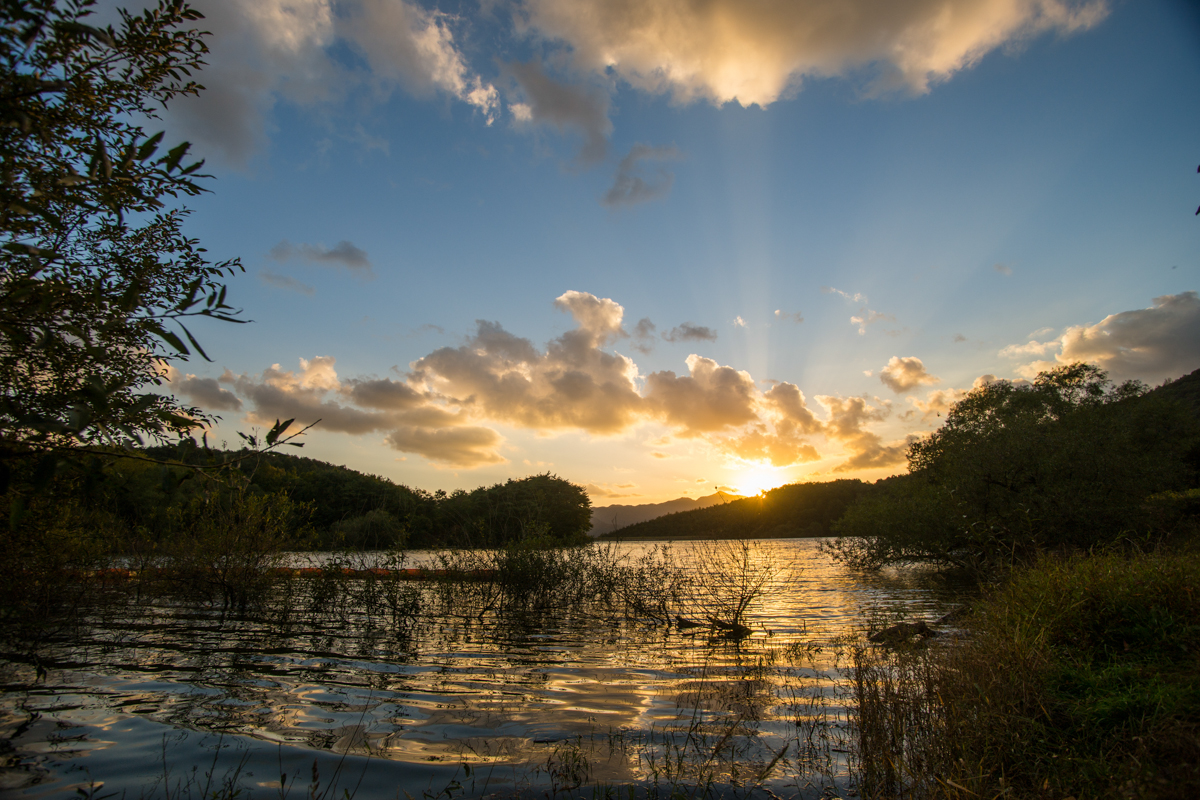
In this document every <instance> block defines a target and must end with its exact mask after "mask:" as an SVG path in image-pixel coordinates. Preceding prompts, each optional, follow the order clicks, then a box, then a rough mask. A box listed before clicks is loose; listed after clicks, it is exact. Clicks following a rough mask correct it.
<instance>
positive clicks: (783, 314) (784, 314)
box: [775, 308, 804, 325]
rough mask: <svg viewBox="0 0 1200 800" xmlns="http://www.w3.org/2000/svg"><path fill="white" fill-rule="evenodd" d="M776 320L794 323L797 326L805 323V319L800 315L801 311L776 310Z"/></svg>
mask: <svg viewBox="0 0 1200 800" xmlns="http://www.w3.org/2000/svg"><path fill="white" fill-rule="evenodd" d="M775 319H778V320H785V321H787V322H794V323H796V324H797V325H799V324H800V323H801V322H804V317H803V316H801V315H800V312H799V311H784V310H782V309H779V308H777V309H775Z"/></svg>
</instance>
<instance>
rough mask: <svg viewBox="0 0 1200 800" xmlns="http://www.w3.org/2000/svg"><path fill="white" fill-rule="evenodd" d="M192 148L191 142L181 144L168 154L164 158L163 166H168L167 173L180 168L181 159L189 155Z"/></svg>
mask: <svg viewBox="0 0 1200 800" xmlns="http://www.w3.org/2000/svg"><path fill="white" fill-rule="evenodd" d="M191 146H192V145H191V142H181V143H180V144H178V145H176V146H175V147H172V148H171V149H170V150H169V151H168V152H167V155H166V157H165V158H163V164H165V165H166V167H167V172H170V171H171V170H173V169H175V168H176V167H178V166H179V161H180V159H182V158H183V157H184V155H186V154H187V151H188V148H189V147H191Z"/></svg>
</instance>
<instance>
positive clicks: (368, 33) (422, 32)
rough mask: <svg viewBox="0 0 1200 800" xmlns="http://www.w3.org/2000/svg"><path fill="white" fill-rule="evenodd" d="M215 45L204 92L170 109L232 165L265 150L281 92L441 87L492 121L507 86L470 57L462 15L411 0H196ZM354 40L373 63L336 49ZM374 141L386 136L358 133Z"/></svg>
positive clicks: (296, 98)
mask: <svg viewBox="0 0 1200 800" xmlns="http://www.w3.org/2000/svg"><path fill="white" fill-rule="evenodd" d="M195 6H196V7H197V8H198V9H199V10H200V11H201V12H203V14H204V15H205V19H204V21H203V23H202V24H203V27H204V29H205V30H208V31H211V33H212V36H210V37H208V39H207V40H206V41H207V44H208V46H209V48H210V49H211V53H210V55H209V56H208V57H206V58H205V60H206V61H207V62H208V64H207V66H205V67H204V70H203V73H202V75H201V82H202V83H203V84H204V86H205V87H206V89H205V91H203V92H201V93H200V95H199V96H198V97H187V98H178V99H176V100H175V101H174V102H173V103H172V104H171V107H170V110H169V111H168V112H167V113H166V114H165V115H164V116H165V117H166V118H168V120H169V121H170V122H171V123H172V125H173V126H174V127H177V128H179V129H180V132H181V133H182V134H183V135H184V136H185V137H186V138H188V139H190V140H192V141H195V142H197V143H198V144H199V145H200V148H201V149H202V150H204V151H207V153H209V154H215V155H217V156H219V158H220V159H221V160H222V161H223V162H225V163H227V164H229V165H231V166H234V167H243V168H244V167H245V166H246V165H247V164H248V162H249V160H250V158H251V157H252V156H253V155H254V153H255V152H257V151H258V150H260V149H262V147H263V145H264V144H265V142H266V139H267V131H268V129H269V127H270V123H269V118H270V115H271V111H272V109H273V108H274V106H275V104H276V103H277V102H278V101H279V100H284V101H287V102H291V103H296V104H301V105H313V104H318V103H326V104H333V103H336V102H338V101H340V100H342V99H343V98H345V97H346V96H347V95H349V94H350V93H351V92H354V91H357V90H361V89H362V88H373V89H374V91H375V94H376V95H377V96H378V97H382V96H385V95H386V94H387V92H389V91H390V90H391V89H392V88H393V87H396V86H403V87H404V88H406V89H407V90H408V91H410V92H413V93H415V94H418V95H428V94H432V93H437V92H441V93H444V94H446V95H448V96H450V97H454V98H456V99H458V100H460V101H462V102H464V103H467V104H468V105H470V106H472V107H474V108H476V109H477V110H478V111H479V112H480V113H481V114H482V116H483V118H484V120H485V122H487V123H488V124H490V123H491V121H492V120H493V119H495V118H496V115H497V114H498V112H499V110H500V96H499V92H498V91H497V90H496V88H495V87H494V86H492V85H491V84H490V83H488V82H486V81H484V80H483V79H482V78H481V77H480V76H479V75H478V74H476V73H474V72H473V71H472V70H471V69H470V68H469V67H468V65H467V61H466V57H465V56H464V55H463V53H462V51H461V50H460V49H459V47H458V44H457V42H456V40H455V36H454V33H453V31H452V28H453V27H454V26H455V25H458V24H461V23H462V20H461V19H459V18H458V17H453V16H450V15H447V14H443V13H441V12H438V11H434V10H426V9H424V8H422V7H421V6H419V5H417V4H416V3H413V2H405V0H344V1H343V2H338V3H336V10H335V3H334V2H332V0H254V2H238V0H197V1H196V3H195ZM347 46H348V47H349V48H350V49H352V50H354V51H356V52H357V53H358V54H360V55H361V56H363V59H364V60H365V61H366V63H367V64H368V65H369V71H368V70H365V69H355V68H353V67H348V66H345V65H346V63H347V61H346V59H344V58H341V57H331V55H330V54H331V53H333V52H335V51H336V50H337V49H338V48H341V47H347ZM357 133H358V138H359V139H361V140H364V141H363V142H362V143H364V144H366V145H367V146H368V147H379V146H381V144H386V143H381V142H379V141H378V140H377V139H374V138H373V137H366V136H364V135H363V132H362V131H358V132H357Z"/></svg>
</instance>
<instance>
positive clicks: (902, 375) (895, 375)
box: [879, 356, 940, 394]
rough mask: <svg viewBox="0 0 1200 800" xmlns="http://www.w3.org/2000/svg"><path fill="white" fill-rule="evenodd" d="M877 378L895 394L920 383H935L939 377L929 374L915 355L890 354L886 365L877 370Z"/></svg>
mask: <svg viewBox="0 0 1200 800" xmlns="http://www.w3.org/2000/svg"><path fill="white" fill-rule="evenodd" d="M879 380H881V381H882V382H883V384H884V385H885V386H887V387H888V388H889V389H891V390H892V391H893V392H895V393H896V394H902V393H904V392H907V391H909V390H910V389H915V388H916V387H918V386H920V385H922V384H930V385H932V384H935V383H937V382H938V381H939V380H940V379H939V378H937V377H935V376H933V375H930V374H929V373H928V372H927V371H926V370H925V365H924V364H923V363H922V362H921V359H919V358H917V357H916V356H908V357H906V358H900V357H899V356H892V357H891V358H890V359H888V363H887V366H886V367H884V368H883V369H882V370H880V371H879Z"/></svg>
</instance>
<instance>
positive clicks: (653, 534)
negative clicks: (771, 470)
mask: <svg viewBox="0 0 1200 800" xmlns="http://www.w3.org/2000/svg"><path fill="white" fill-rule="evenodd" d="M868 488H869V485H868V484H865V483H863V482H862V481H859V480H838V481H829V482H828V483H792V484H788V485H787V486H780V487H779V488H777V489H772V490H770V491H769V492H764V493H763V494H760V495H758V496H757V497H742V498H737V499H732V500H730V501H729V502H727V503H715V504H713V505H710V506H708V507H707V508H691V509H688V510H684V511H676V512H674V513H669V514H664V515H661V516H656V517H654V518H653V519H648V520H645V521H644V522H635V523H632V524H630V525H627V526H624V527H622V528H620V529H619V530H616V531H612V532H610V533H607V534H604V538H606V539H607V538H612V539H749V538H775V537H791V536H828V535H829V534H830V533H831V526H832V525H833V522H834V520H836V519H838V518H839V517H841V516H842V514H844V513H845V511H846V508H847V507H848V506H849V505H850V504H851V503H852V502H854V500H855V498H857V497H858V496H859V495H860V494H862V493H863V492H864V491H866V490H867V489H868ZM703 499H706V500H707V499H708V498H703ZM676 502H678V501H676ZM662 505H668V504H666V503H663V504H662ZM635 508H636V506H635ZM593 519H596V517H593ZM592 533H593V535H595V530H593V531H592Z"/></svg>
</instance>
